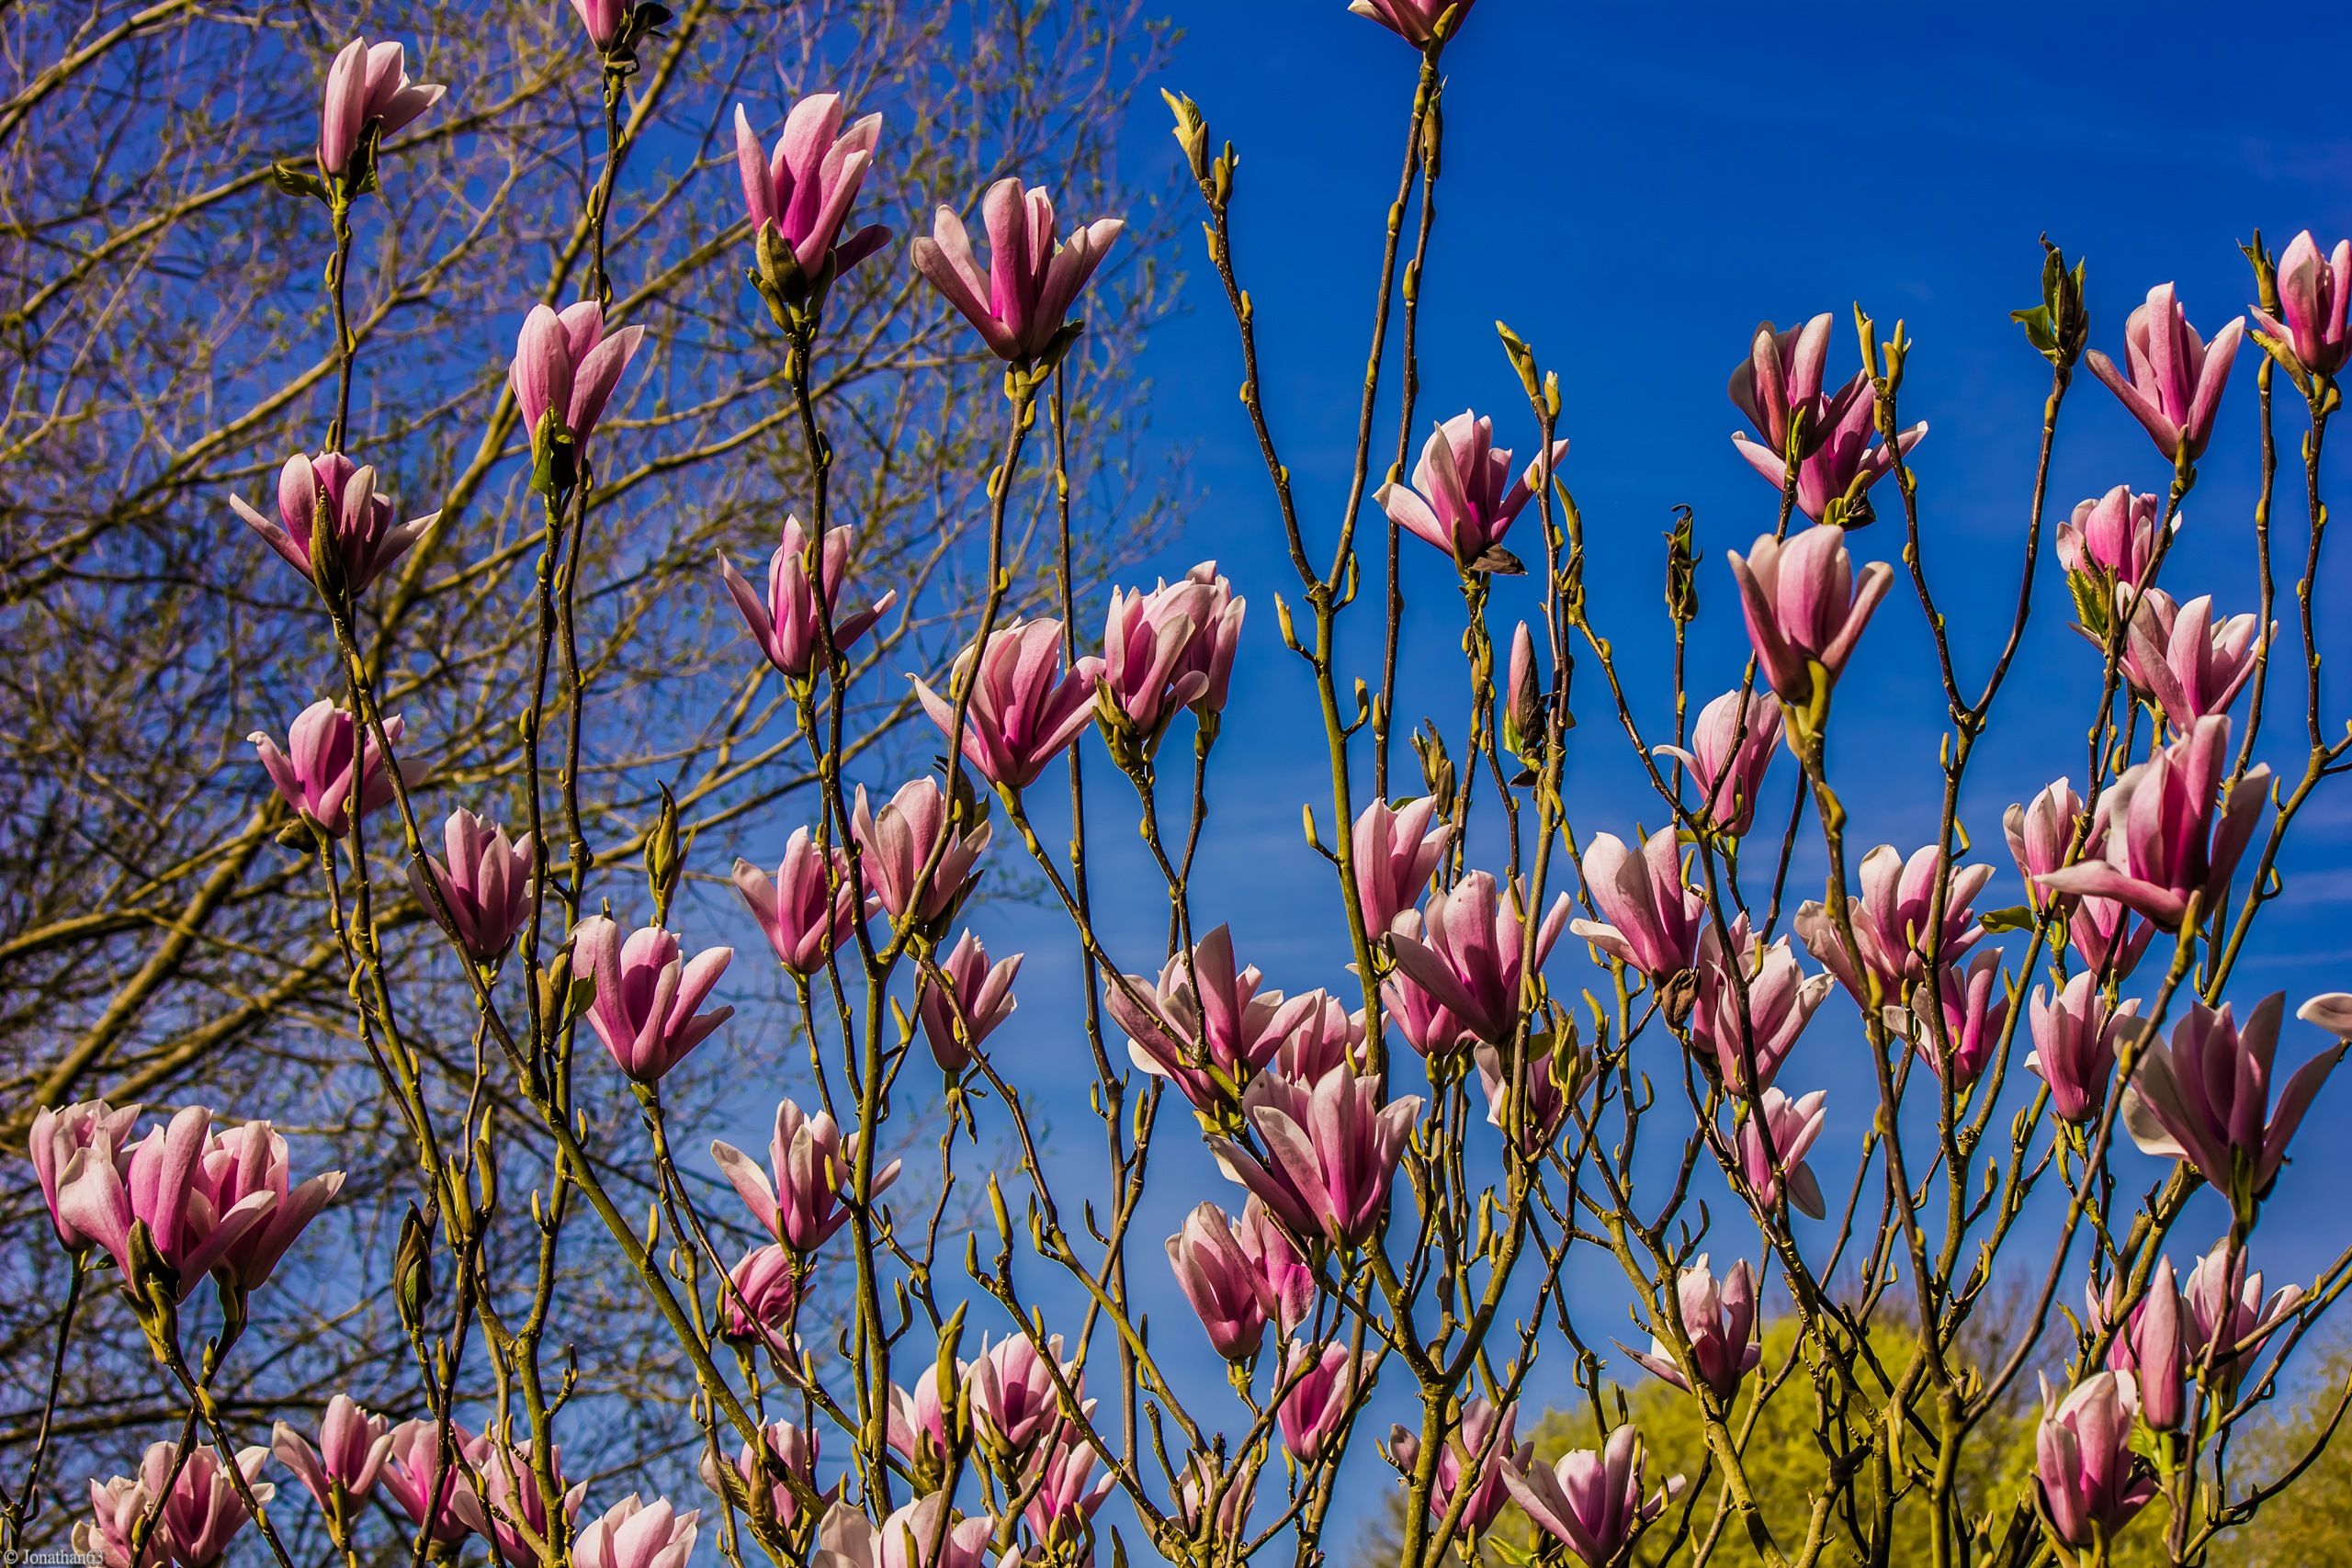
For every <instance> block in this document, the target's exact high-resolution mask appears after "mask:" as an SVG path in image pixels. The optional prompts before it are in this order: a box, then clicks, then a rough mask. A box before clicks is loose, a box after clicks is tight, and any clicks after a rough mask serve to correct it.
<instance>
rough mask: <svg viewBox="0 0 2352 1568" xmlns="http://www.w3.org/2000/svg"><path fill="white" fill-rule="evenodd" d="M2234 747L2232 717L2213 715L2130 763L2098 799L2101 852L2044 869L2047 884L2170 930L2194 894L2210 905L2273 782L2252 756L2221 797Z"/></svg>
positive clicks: (2242, 848)
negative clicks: (2250, 765)
mask: <svg viewBox="0 0 2352 1568" xmlns="http://www.w3.org/2000/svg"><path fill="white" fill-rule="evenodd" d="M2229 746H2230V721H2229V719H2228V717H2227V716H2224V715H2222V714H2212V715H2209V716H2206V717H2204V718H2200V719H2199V720H2198V721H2197V722H2196V724H2195V725H2194V726H2193V727H2192V728H2190V729H2189V731H2188V734H2187V735H2186V736H2184V737H2183V738H2182V739H2178V740H2177V741H2175V742H2173V744H2172V745H2170V746H2169V747H2167V748H2165V750H2162V751H2159V752H2158V753H2156V755H2155V756H2154V757H2152V758H2150V759H2149V760H2148V761H2144V762H2139V763H2135V764H2133V765H2132V766H2131V767H2129V768H2126V769H2125V770H2124V771H2123V773H2122V776H2121V777H2120V778H2118V779H2117V780H2116V781H2115V782H2114V783H2113V784H2110V785H2109V786H2108V788H2107V790H2106V792H2105V793H2104V794H2102V795H2100V796H2099V799H2098V809H2097V812H2096V813H2095V816H2094V823H2093V829H2092V830H2093V832H2094V833H2096V834H2097V835H2098V840H2099V843H2100V846H2101V855H2100V858H2098V859H2096V860H2086V861H2083V862H2081V863H2077V864H2075V865H2070V866H2065V867H2063V868H2061V869H2060V870H2057V871H2052V872H2049V873H2046V874H2043V876H2042V877H2041V886H2042V889H2043V891H2045V892H2053V893H2065V894H2085V895H2088V896H2090V897H2099V898H2112V899H2114V900H2115V901H2116V902H2118V903H2120V904H2124V905H2127V906H2129V907H2130V908H2133V909H2136V910H2138V911H2139V912H2140V913H2141V914H2143V915H2145V916H2147V917H2148V919H2151V920H2154V922H2156V924H2158V925H2160V926H2163V927H2165V928H2166V929H2168V930H2176V931H2177V930H2178V929H2179V927H2180V923H2181V922H2182V921H2183V920H2185V919H2188V910H2189V906H2190V901H2191V900H2192V899H2195V900H2199V907H2200V908H2203V909H2205V910H2206V911H2208V912H2210V911H2211V900H2212V898H2213V897H2215V896H2217V895H2219V894H2221V893H2222V891H2223V890H2225V889H2226V888H2227V887H2228V886H2229V882H2230V873H2232V872H2233V871H2234V870H2236V869H2237V863H2238V856H2239V855H2240V854H2241V853H2243V852H2245V845H2246V840H2247V839H2249V838H2250V837H2252V836H2253V833H2254V828H2255V822H2256V818H2258V817H2259V816H2260V815H2261V812H2262V807H2263V801H2264V799H2265V798H2266V797H2267V795H2268V794H2269V790H2270V769H2269V766H2268V764H2267V763H2256V765H2255V766H2254V768H2252V769H2251V770H2250V771H2249V772H2248V773H2246V774H2245V777H2244V778H2242V779H2240V780H2238V781H2237V782H2236V783H2235V784H2232V785H2230V786H2229V788H2228V790H2227V792H2226V795H2224V792H2223V789H2222V773H2223V772H2224V770H2226V769H2227V768H2228V766H2229V756H2228V753H2229Z"/></svg>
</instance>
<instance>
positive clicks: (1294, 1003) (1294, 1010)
mask: <svg viewBox="0 0 2352 1568" xmlns="http://www.w3.org/2000/svg"><path fill="white" fill-rule="evenodd" d="M1274 1024H1275V1027H1276V1028H1277V1029H1279V1030H1281V1031H1282V1036H1283V1038H1282V1043H1281V1044H1280V1045H1278V1046H1276V1047H1275V1048H1274V1059H1273V1070H1274V1071H1276V1072H1278V1073H1280V1074H1282V1075H1283V1077H1287V1078H1295V1079H1296V1080H1297V1081H1298V1082H1300V1083H1313V1082H1314V1081H1315V1080H1316V1079H1317V1078H1319V1077H1322V1076H1323V1075H1324V1074H1325V1073H1329V1072H1335V1071H1337V1070H1338V1069H1339V1068H1341V1067H1361V1066H1363V1065H1364V1063H1365V1061H1366V1055H1365V1051H1364V1038H1363V1009H1362V1008H1358V1009H1356V1010H1354V1011H1353V1012H1351V1011H1349V1010H1348V1005H1347V1004H1346V1003H1345V1002H1343V1001H1341V1000H1340V998H1337V997H1335V996H1333V995H1332V994H1331V993H1330V992H1329V991H1327V990H1325V989H1323V988H1322V987H1319V986H1318V987H1316V988H1315V989H1314V990H1311V991H1307V992H1305V993H1303V994H1302V995H1300V996H1298V997H1295V998H1292V999H1290V1000H1288V1001H1285V1002H1284V1003H1283V1009H1282V1011H1281V1012H1280V1013H1279V1014H1277V1015H1276V1017H1275V1020H1274Z"/></svg>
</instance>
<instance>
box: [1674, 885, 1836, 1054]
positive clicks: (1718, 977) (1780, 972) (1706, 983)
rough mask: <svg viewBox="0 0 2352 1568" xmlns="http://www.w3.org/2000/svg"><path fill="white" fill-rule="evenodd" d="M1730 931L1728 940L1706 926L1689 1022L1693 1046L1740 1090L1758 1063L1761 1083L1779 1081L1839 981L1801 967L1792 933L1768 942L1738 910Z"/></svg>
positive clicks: (1697, 963) (1701, 933) (1703, 930)
mask: <svg viewBox="0 0 2352 1568" xmlns="http://www.w3.org/2000/svg"><path fill="white" fill-rule="evenodd" d="M1729 936H1730V939H1731V940H1730V942H1729V943H1728V947H1726V944H1725V943H1724V941H1723V940H1722V939H1720V938H1718V937H1717V936H1716V935H1715V929H1714V926H1713V923H1712V922H1709V923H1707V924H1704V925H1702V927H1701V929H1700V931H1699V950H1698V953H1697V954H1696V959H1697V962H1696V964H1695V965H1694V966H1695V968H1696V969H1697V972H1698V980H1699V994H1698V997H1697V998H1696V1001H1695V1002H1694V1004H1693V1005H1692V1007H1691V1018H1690V1022H1689V1028H1690V1032H1691V1048H1692V1049H1694V1050H1696V1051H1699V1052H1701V1053H1702V1056H1703V1059H1706V1060H1711V1061H1712V1062H1713V1064H1714V1072H1715V1076H1716V1077H1718V1078H1719V1079H1721V1080H1722V1082H1723V1084H1724V1087H1725V1088H1726V1089H1731V1090H1733V1091H1734V1092H1738V1091H1741V1090H1744V1089H1747V1083H1748V1077H1749V1076H1750V1066H1751V1064H1752V1065H1753V1071H1754V1077H1755V1079H1756V1082H1757V1083H1758V1084H1769V1083H1770V1082H1771V1081H1772V1078H1773V1076H1774V1075H1775V1074H1777V1073H1778V1072H1779V1071H1780V1070H1781V1063H1782V1062H1784V1061H1786V1060H1787V1059H1788V1055H1789V1053H1790V1052H1791V1051H1792V1050H1794V1049H1795V1048H1796V1043H1797V1041H1798V1039H1799V1038H1800V1037H1802V1036H1803V1035H1804V1029H1805V1025H1806V1024H1807V1023H1809V1022H1811V1021H1812V1020H1813V1014H1814V1010H1815V1009H1816V1008H1818V1007H1820V1006H1821V999H1822V998H1824V997H1826V996H1827V995H1828V994H1829V987H1830V985H1831V984H1832V982H1831V979H1830V976H1827V975H1826V974H1825V975H1815V976H1806V975H1805V974H1804V971H1803V970H1802V969H1800V968H1798V966H1797V960H1796V954H1795V953H1792V952H1791V951H1790V950H1789V939H1788V938H1787V937H1781V938H1778V939H1777V940H1775V941H1774V942H1772V943H1771V944H1770V946H1767V945H1765V944H1764V943H1763V942H1759V941H1758V940H1757V939H1756V938H1754V937H1752V936H1750V935H1749V934H1748V926H1747V915H1746V914H1745V913H1742V914H1738V915H1735V916H1734V917H1732V920H1731V925H1730V928H1729Z"/></svg>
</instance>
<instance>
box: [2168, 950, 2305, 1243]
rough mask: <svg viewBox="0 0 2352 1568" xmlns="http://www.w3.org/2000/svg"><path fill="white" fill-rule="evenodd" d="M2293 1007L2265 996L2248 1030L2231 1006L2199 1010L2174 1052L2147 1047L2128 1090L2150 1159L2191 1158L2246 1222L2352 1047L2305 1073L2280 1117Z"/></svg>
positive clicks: (2192, 1012) (2287, 1091) (2179, 1032)
mask: <svg viewBox="0 0 2352 1568" xmlns="http://www.w3.org/2000/svg"><path fill="white" fill-rule="evenodd" d="M2285 1004H2286V997H2285V996H2284V995H2283V994H2282V993H2279V992H2275V991H2274V992H2272V993H2271V994H2270V995H2269V996H2267V997H2265V998H2262V1000H2261V1001H2259V1002H2256V1004H2255V1008H2254V1011H2253V1012H2252V1013H2251V1014H2250V1015H2248V1017H2247V1019H2246V1021H2245V1030H2244V1031H2243V1032H2241V1031H2240V1030H2239V1028H2238V1025H2237V1021H2236V1020H2235V1019H2234V1018H2233V1017H2232V1016H2231V1013H2230V1005H2229V1004H2228V1003H2227V1002H2224V1003H2222V1006H2221V1008H2220V1010H2214V1009H2211V1008H2209V1007H2207V1006H2206V1005H2205V1004H2204V1003H2202V1002H2191V1003H2190V1004H2189V1009H2188V1016H2187V1017H2185V1018H2183V1019H2182V1020H2181V1021H2179V1022H2178V1023H2177V1024H2176V1025H2174V1027H2173V1032H2172V1043H2171V1044H2170V1045H2169V1047H2167V1046H2166V1045H2165V1043H2163V1042H2161V1041H2158V1040H2155V1039H2153V1038H2152V1039H2149V1040H2148V1041H2147V1042H2146V1043H2145V1046H2144V1056H2143V1060H2142V1061H2141V1063H2140V1065H2139V1068H2138V1071H2137V1072H2135V1073H2134V1074H2133V1075H2132V1079H2131V1083H2130V1084H2129V1085H2128V1086H2126V1088H2125V1089H2124V1090H2123V1124H2124V1126H2125V1127H2126V1128H2127V1129H2128V1130H2129V1131H2130V1132H2131V1141H2132V1142H2133V1143H2135V1144H2138V1145H2140V1148H2141V1151H2142V1152H2143V1153H2145V1154H2151V1155H2154V1156H2157V1157H2158V1158H2167V1157H2168V1158H2172V1159H2178V1160H2186V1161H2187V1162H2188V1165H2189V1166H2190V1167H2191V1168H2194V1169H2195V1170H2196V1172H2197V1174H2198V1175H2199V1176H2201V1177H2203V1178H2204V1179H2206V1180H2207V1181H2210V1182H2211V1183H2212V1184H2213V1186H2214V1188H2215V1189H2216V1190H2219V1191H2220V1192H2222V1194H2223V1195H2224V1196H2225V1197H2227V1198H2228V1199H2229V1200H2230V1201H2231V1203H2232V1205H2233V1207H2234V1208H2235V1209H2236V1210H2237V1212H2238V1213H2239V1215H2240V1217H2241V1218H2246V1219H2251V1218H2252V1214H2253V1204H2254V1202H2255V1201H2256V1200H2258V1199H2260V1198H2261V1197H2263V1196H2264V1195H2265V1194H2266V1193H2267V1192H2268V1191H2269V1190H2270V1187H2271V1184H2272V1183H2273V1182H2275V1181H2276V1180H2278V1168H2279V1167H2280V1166H2281V1165H2283V1164H2285V1163H2286V1159H2287V1145H2288V1142H2289V1141H2290V1139H2292V1138H2293V1137H2294V1135H2295V1129H2296V1128H2297V1127H2299V1126H2301V1124H2302V1120H2303V1112H2304V1111H2308V1110H2310V1109H2311V1103H2312V1100H2313V1098H2314V1097H2316V1096H2317V1095H2318V1093H2319V1091H2320V1086H2321V1085H2323V1084H2324V1083H2325V1082H2327V1076H2328V1075H2329V1074H2330V1073H2332V1072H2334V1071H2335V1065H2336V1063H2338V1062H2340V1061H2342V1060H2343V1059H2344V1053H2345V1050H2346V1042H2345V1041H2343V1040H2338V1041H2337V1042H2336V1043H2335V1045H2334V1046H2333V1047H2331V1048H2330V1049H2328V1050H2325V1051H2322V1052H2321V1053H2320V1054H2319V1055H2316V1056H2314V1057H2312V1059H2311V1060H2310V1061H2308V1062H2306V1063H2304V1064H2303V1065H2302V1066H2301V1067H2299V1068H2297V1069H2296V1071H2295V1073H2294V1075H2293V1076H2292V1077H2290V1078H2288V1079H2287V1082H2286V1085H2285V1087H2284V1088H2283V1089H2280V1090H2279V1091H2278V1105H2277V1108H2276V1109H2275V1110H2274V1109H2273V1108H2272V1105H2271V1082H2272V1077H2273V1074H2272V1059H2273V1058H2274V1057H2275V1056H2276V1055H2277V1054H2278V1022H2279V1018H2280V1015H2281V1014H2282V1013H2283V1012H2284V1011H2285ZM2305 1010H2306V1011H2309V1010H2310V1009H2309V1007H2308V1006H2307V1007H2306V1009H2305Z"/></svg>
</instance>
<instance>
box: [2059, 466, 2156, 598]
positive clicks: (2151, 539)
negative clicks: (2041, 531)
mask: <svg viewBox="0 0 2352 1568" xmlns="http://www.w3.org/2000/svg"><path fill="white" fill-rule="evenodd" d="M2158 504H2159V503H2158V502H2157V500H2156V498H2155V497H2154V495H2149V494H2135V493H2134V492H2133V491H2132V489H2131V486H2130V485H2117V486H2116V487H2115V488H2114V489H2113V490H2110V491H2108V492H2107V493H2106V494H2105V495H2102V496H2100V497H2099V498H2098V500H2096V501H2083V502H2075V511H2074V514H2073V515H2072V516H2071V517H2069V518H2068V519H2067V520H2066V521H2065V522H2064V523H2061V524H2059V525H2058V564H2059V565H2061V566H2063V567H2064V568H2065V569H2066V570H2068V571H2071V572H2081V573H2084V574H2086V575H2092V576H2098V577H2103V578H2105V579H2107V580H2108V581H2110V582H2116V583H2127V582H2129V583H2137V582H2140V581H2142V580H2143V579H2144V578H2146V577H2147V576H2148V570H2149V567H2150V565H2151V563H2153V562H2154V560H2155V558H2156V543H2157V534H2156V529H2157V527H2158V515H2159V514H2158V511H2157V507H2158ZM2179 527H2180V524H2179V521H2178V520H2177V519H2176V520H2175V521H2174V523H2173V528H2174V530H2175V531H2176V532H2177V530H2178V529H2179Z"/></svg>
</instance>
